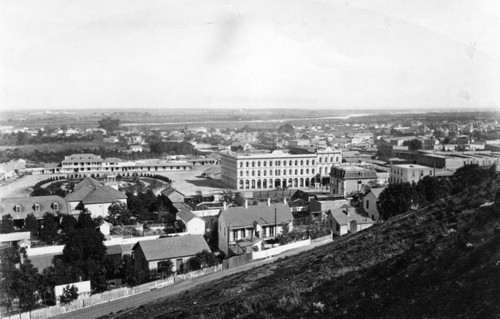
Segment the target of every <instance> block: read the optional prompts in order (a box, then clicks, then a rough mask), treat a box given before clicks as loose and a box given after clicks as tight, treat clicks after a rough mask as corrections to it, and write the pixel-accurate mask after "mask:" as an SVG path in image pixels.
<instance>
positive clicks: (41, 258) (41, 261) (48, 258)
mask: <svg viewBox="0 0 500 319" xmlns="http://www.w3.org/2000/svg"><path fill="white" fill-rule="evenodd" d="M58 255H59V254H45V255H36V256H28V258H29V259H30V261H31V264H32V265H33V267H35V268H36V269H37V270H38V273H40V274H41V273H42V272H43V270H44V269H46V268H49V267H50V266H52V265H53V264H52V259H54V257H55V256H58Z"/></svg>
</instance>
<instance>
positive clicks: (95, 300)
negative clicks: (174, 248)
mask: <svg viewBox="0 0 500 319" xmlns="http://www.w3.org/2000/svg"><path fill="white" fill-rule="evenodd" d="M221 270H222V264H221V265H217V266H213V267H208V268H204V269H201V270H197V271H192V272H189V273H187V274H183V275H175V276H171V277H168V278H166V279H162V280H156V281H152V282H148V283H145V284H142V285H138V286H135V287H123V288H117V289H113V290H109V291H105V292H102V293H100V294H94V295H90V296H88V297H81V298H78V299H76V300H75V301H73V302H71V303H70V304H68V305H64V306H63V305H57V306H52V307H46V308H40V309H35V310H32V311H30V312H23V313H20V314H15V315H11V316H2V318H5V319H43V318H48V317H53V316H57V315H60V314H63V313H67V312H71V311H75V310H78V309H81V308H85V307H90V306H95V305H98V304H101V303H105V302H109V301H113V300H116V299H120V298H125V297H128V296H133V295H137V294H140V293H143V292H147V291H150V290H153V289H159V288H163V287H167V286H170V285H173V284H174V283H176V282H179V281H183V280H186V279H193V278H196V277H200V276H203V275H207V274H211V273H214V272H218V271H221Z"/></svg>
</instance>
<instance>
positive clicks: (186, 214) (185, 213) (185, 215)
mask: <svg viewBox="0 0 500 319" xmlns="http://www.w3.org/2000/svg"><path fill="white" fill-rule="evenodd" d="M177 217H179V218H180V219H181V220H182V221H183V222H184V223H187V222H189V221H190V220H191V219H193V218H195V217H196V215H195V214H193V212H191V210H189V209H181V210H180V211H178V212H177Z"/></svg>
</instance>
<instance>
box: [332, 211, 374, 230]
mask: <svg viewBox="0 0 500 319" xmlns="http://www.w3.org/2000/svg"><path fill="white" fill-rule="evenodd" d="M326 224H327V225H328V226H329V227H330V228H331V230H332V232H333V233H334V234H335V235H337V236H343V235H346V234H348V233H356V232H358V231H361V230H363V229H366V228H369V227H371V226H373V220H372V219H371V218H369V217H365V216H361V215H360V214H358V213H356V212H353V211H352V210H348V209H346V208H340V209H334V210H329V211H328V213H327V222H326Z"/></svg>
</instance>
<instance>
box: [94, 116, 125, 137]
mask: <svg viewBox="0 0 500 319" xmlns="http://www.w3.org/2000/svg"><path fill="white" fill-rule="evenodd" d="M98 123H99V127H100V128H102V129H104V130H106V133H108V134H113V133H114V132H115V131H117V130H118V128H119V127H120V119H114V118H112V117H110V116H108V117H105V118H103V119H101V120H99V122H98Z"/></svg>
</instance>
